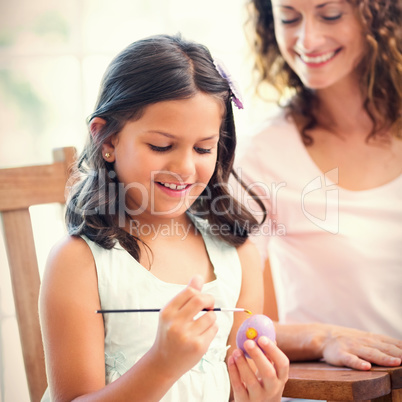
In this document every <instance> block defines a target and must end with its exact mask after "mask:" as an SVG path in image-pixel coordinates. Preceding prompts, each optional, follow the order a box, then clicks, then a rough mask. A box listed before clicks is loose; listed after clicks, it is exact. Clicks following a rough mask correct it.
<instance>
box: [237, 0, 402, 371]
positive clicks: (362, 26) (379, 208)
mask: <svg viewBox="0 0 402 402" xmlns="http://www.w3.org/2000/svg"><path fill="white" fill-rule="evenodd" d="M250 3H251V6H252V10H253V18H252V20H253V23H254V27H253V28H254V33H255V40H254V45H255V50H256V60H257V63H256V64H257V66H258V67H259V71H260V73H261V75H260V77H261V81H263V82H268V83H269V84H272V85H274V86H275V87H276V88H277V89H278V91H279V94H280V95H281V99H280V101H281V104H282V105H283V106H284V108H283V109H282V110H280V111H279V112H278V114H277V115H276V116H274V118H271V119H269V120H268V121H267V122H266V124H265V125H264V127H263V129H262V130H261V132H260V133H259V134H257V135H256V136H255V137H254V138H253V142H252V144H251V145H250V149H249V150H248V151H247V152H246V153H245V155H246V156H245V158H244V159H243V160H242V161H240V162H239V165H240V166H241V167H242V169H243V173H244V172H245V173H246V174H247V176H248V177H249V178H250V181H253V182H254V181H255V182H258V183H262V184H263V185H262V186H260V191H261V192H260V195H263V194H264V193H265V192H266V190H267V189H271V188H273V187H272V186H273V184H276V185H278V184H279V183H281V184H282V187H281V188H280V190H279V191H278V192H277V198H276V199H274V200H272V199H271V201H272V203H271V202H270V205H268V209H269V210H270V216H269V218H270V219H269V222H272V223H275V224H276V225H277V227H285V228H286V230H285V231H283V232H282V234H279V235H277V236H272V237H270V238H269V237H268V236H264V237H263V236H260V237H259V239H261V240H264V242H263V243H262V244H260V245H261V251H262V253H263V255H264V257H265V258H266V259H267V263H266V264H265V266H266V269H265V273H266V284H267V285H266V289H265V295H266V296H267V297H266V310H265V312H266V314H269V315H271V316H273V312H272V311H271V312H270V310H269V308H270V307H272V305H273V303H272V301H270V300H269V297H270V296H272V295H273V294H274V292H273V291H272V279H271V272H270V265H271V268H272V274H273V279H274V282H275V291H276V295H277V300H278V308H279V318H280V321H281V322H283V323H293V324H295V323H300V324H299V325H298V327H297V331H295V327H294V326H280V325H278V327H277V339H278V345H279V346H280V347H281V349H282V350H283V351H285V352H286V353H287V354H288V356H289V357H290V358H291V359H293V358H304V359H306V358H309V357H322V356H324V357H325V359H326V360H327V361H328V362H330V363H333V364H341V365H347V366H350V367H353V368H356V369H364V370H367V369H370V363H375V364H380V365H386V366H387V365H389V366H391V365H400V364H401V358H402V320H401V319H400V315H401V306H402V282H401V279H400V278H401V270H402V253H401V250H400V245H401V241H402V225H401V221H402V192H401V190H402V141H401V137H402V125H401V123H402V113H401V112H402V41H401V40H400V38H401V37H402V28H401V27H402V24H401V22H402V3H401V2H400V1H399V0H384V1H381V2H378V1H377V0H350V1H347V0H333V1H325V0H272V1H267V0H263V1H262V0H253V1H250ZM289 94H290V95H291V96H289ZM254 188H256V189H257V187H254ZM271 207H272V208H271ZM268 256H269V261H268ZM311 323H314V324H311ZM334 324H335V325H334ZM341 326H345V327H353V328H356V329H348V328H345V327H341ZM365 331H369V332H370V333H368V332H365ZM303 332H304V333H305V336H303V335H302V334H303ZM292 334H293V335H292ZM375 334H377V335H375ZM304 340H306V341H307V342H308V344H314V343H315V344H316V346H317V347H318V350H319V349H320V348H321V349H322V351H321V352H320V353H319V354H318V355H317V354H316V353H313V352H312V349H311V348H310V347H307V348H304V350H300V347H299V345H305V344H306V341H304ZM316 350H317V349H316Z"/></svg>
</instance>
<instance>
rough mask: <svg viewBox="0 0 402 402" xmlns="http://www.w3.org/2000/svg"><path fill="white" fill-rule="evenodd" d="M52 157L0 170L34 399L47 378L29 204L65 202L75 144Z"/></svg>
mask: <svg viewBox="0 0 402 402" xmlns="http://www.w3.org/2000/svg"><path fill="white" fill-rule="evenodd" d="M53 158H54V162H53V163H52V164H50V165H42V166H27V167H18V168H10V169H1V170H0V213H1V216H2V219H3V230H4V239H5V245H6V251H7V257H8V263H9V267H10V276H11V282H12V288H13V295H14V303H15V309H16V315H17V322H18V328H19V333H20V338H21V346H22V353H23V359H24V365H25V372H26V376H27V382H28V388H29V395H30V398H31V401H33V402H36V401H40V399H41V397H42V395H43V393H44V391H45V389H46V386H47V381H46V372H45V362H44V353H43V345H42V337H41V332H40V327H39V316H38V296H39V287H40V277H39V270H38V263H37V258H36V252H35V244H34V238H33V232H32V225H31V218H30V215H29V207H30V206H32V205H38V204H49V203H62V204H64V203H65V187H66V182H67V179H68V177H69V174H70V169H71V167H72V166H73V163H74V160H75V149H74V148H72V147H68V148H60V149H56V150H55V151H54V152H53Z"/></svg>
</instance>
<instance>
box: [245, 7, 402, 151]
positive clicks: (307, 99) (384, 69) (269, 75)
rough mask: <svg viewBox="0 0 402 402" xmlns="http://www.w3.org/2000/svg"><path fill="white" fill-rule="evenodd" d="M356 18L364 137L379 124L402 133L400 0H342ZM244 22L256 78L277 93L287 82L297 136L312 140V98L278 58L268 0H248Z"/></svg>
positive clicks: (401, 15) (286, 86)
mask: <svg viewBox="0 0 402 402" xmlns="http://www.w3.org/2000/svg"><path fill="white" fill-rule="evenodd" d="M348 1H349V2H350V3H351V4H352V6H353V8H354V11H355V15H356V17H357V18H358V20H359V22H360V24H361V26H362V31H363V35H364V36H365V38H366V41H367V51H366V54H365V56H364V57H363V59H362V60H361V62H360V63H359V66H358V67H357V68H358V71H359V76H360V88H361V91H362V94H363V96H364V97H365V102H364V107H365V109H366V111H367V113H368V115H369V116H370V118H371V120H372V122H373V129H372V131H371V133H370V134H369V136H368V138H367V140H369V139H370V138H371V137H374V136H376V135H377V134H379V132H380V131H381V130H382V129H384V128H393V130H392V131H393V133H394V135H395V136H397V137H399V138H401V137H402V2H401V1H400V0H348ZM248 6H249V11H250V23H251V25H252V27H253V39H252V43H253V49H254V52H255V55H256V63H255V67H256V69H257V70H258V72H259V84H261V83H262V82H267V83H269V84H271V85H273V86H274V87H275V88H276V89H277V90H278V91H279V94H280V95H281V96H284V95H285V90H286V89H287V88H291V89H292V90H293V92H294V94H295V95H294V96H293V97H292V99H291V100H290V102H289V104H288V105H287V106H288V107H289V110H290V111H291V112H295V113H297V114H300V115H303V116H304V117H305V118H306V121H307V123H306V124H305V126H304V127H303V130H302V137H303V141H304V142H305V144H306V145H309V144H311V143H312V138H311V137H310V136H309V135H308V134H307V132H308V130H309V129H311V128H313V127H315V126H316V124H317V122H316V119H315V117H314V114H313V110H314V107H315V106H316V102H317V98H316V96H315V94H314V91H312V90H310V89H309V88H307V87H305V86H304V85H303V83H302V82H301V80H300V79H299V77H298V76H297V74H296V73H295V72H294V71H293V70H292V69H291V68H290V67H289V65H288V64H287V63H286V61H285V60H284V59H283V57H282V55H281V53H280V51H279V47H278V44H277V42H276V39H275V31H274V20H273V15H272V4H271V1H270V0H249V4H248Z"/></svg>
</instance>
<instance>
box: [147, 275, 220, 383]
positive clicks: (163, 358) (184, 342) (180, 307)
mask: <svg viewBox="0 0 402 402" xmlns="http://www.w3.org/2000/svg"><path fill="white" fill-rule="evenodd" d="M202 285H203V279H202V278H201V277H200V276H198V275H197V276H194V277H193V278H192V279H191V281H190V283H189V284H188V286H187V287H186V288H185V289H184V290H183V291H182V292H180V293H179V294H178V295H177V296H176V297H174V298H173V299H172V300H171V301H170V302H169V303H168V304H167V305H166V306H165V307H164V308H163V309H162V310H161V312H160V316H159V327H158V333H157V336H156V340H155V343H154V345H153V346H152V348H151V353H154V354H156V358H157V361H158V364H160V365H163V366H165V367H166V369H167V370H169V371H168V372H169V374H170V375H175V376H177V377H179V376H181V375H183V374H184V373H185V372H187V371H188V370H190V369H191V368H192V367H193V366H194V365H195V364H197V362H199V361H200V360H201V358H202V356H203V355H204V354H205V353H206V352H207V350H208V347H209V345H210V343H211V341H212V339H213V338H214V337H215V335H216V333H217V332H218V325H217V324H216V314H215V312H214V311H208V312H203V313H202V314H201V315H200V316H199V317H197V318H196V319H194V317H195V316H196V315H197V314H198V313H200V312H202V310H203V309H212V308H213V307H214V298H213V296H212V295H208V294H202V293H201V289H202Z"/></svg>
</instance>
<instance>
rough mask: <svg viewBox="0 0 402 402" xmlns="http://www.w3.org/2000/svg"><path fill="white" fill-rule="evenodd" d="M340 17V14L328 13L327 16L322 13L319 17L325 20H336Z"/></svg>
mask: <svg viewBox="0 0 402 402" xmlns="http://www.w3.org/2000/svg"><path fill="white" fill-rule="evenodd" d="M341 17H342V14H336V15H328V16H325V15H323V16H322V17H321V18H322V19H323V20H325V21H336V20H339V19H340V18H341Z"/></svg>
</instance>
